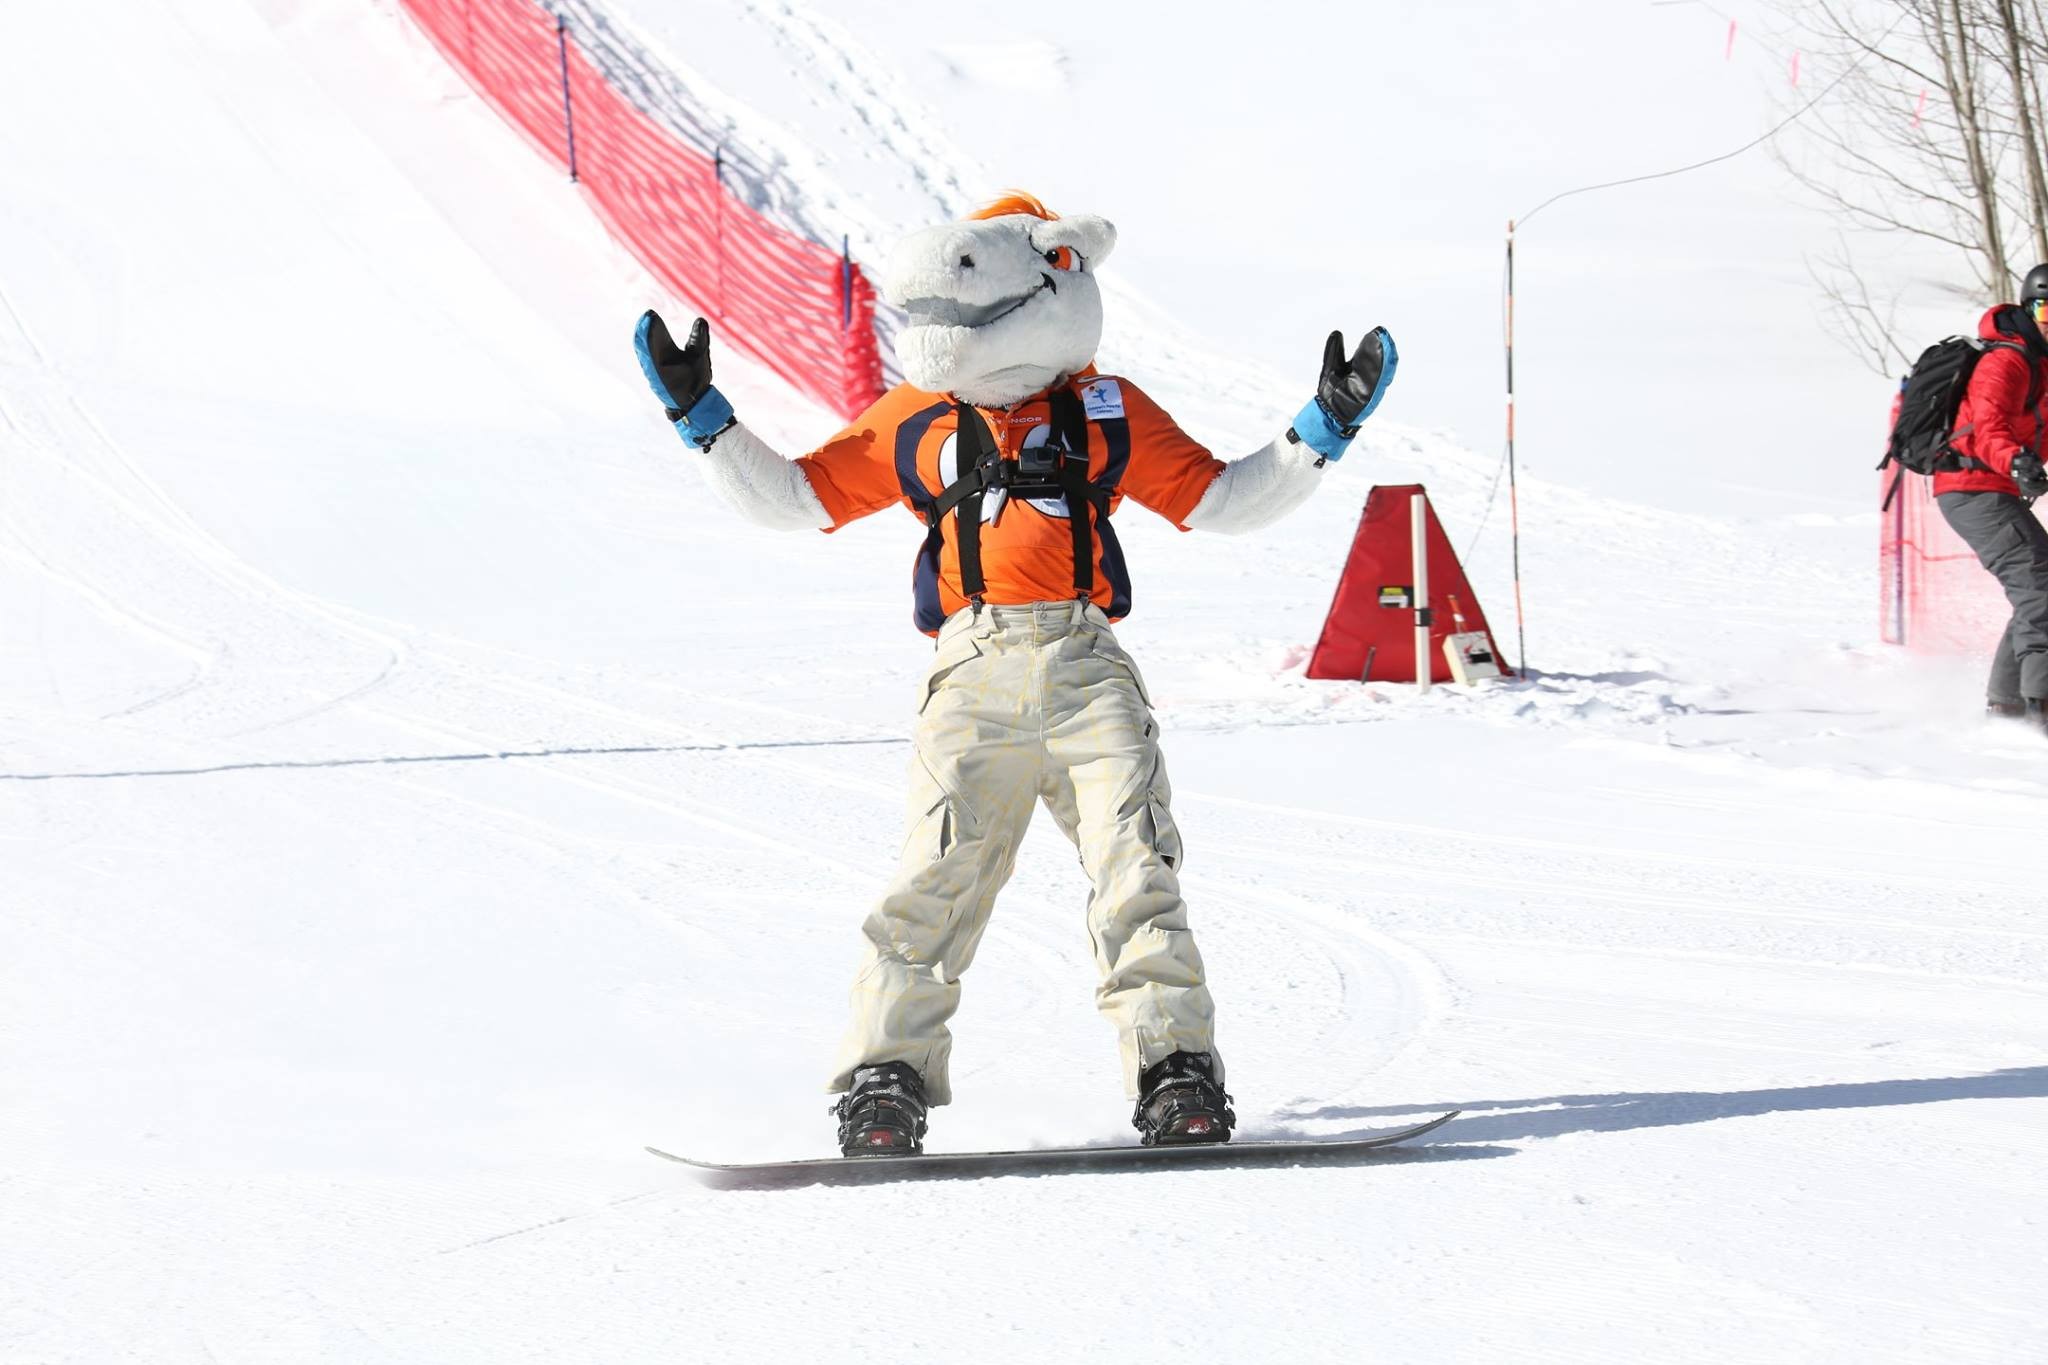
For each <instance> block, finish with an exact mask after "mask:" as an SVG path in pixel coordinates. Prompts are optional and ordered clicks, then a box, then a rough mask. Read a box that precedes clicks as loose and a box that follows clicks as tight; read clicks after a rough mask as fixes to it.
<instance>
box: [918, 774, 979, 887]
mask: <svg viewBox="0 0 2048 1365" xmlns="http://www.w3.org/2000/svg"><path fill="white" fill-rule="evenodd" d="M916 761H917V771H918V774H919V775H920V776H921V777H922V779H923V782H922V786H921V788H920V789H921V790H922V791H923V792H925V793H927V794H928V804H927V805H926V807H925V811H924V813H923V814H922V815H920V816H918V817H917V818H916V819H915V820H913V821H912V822H911V825H910V832H909V833H908V834H907V835H906V836H905V837H904V842H903V851H904V854H905V855H906V856H908V855H910V854H911V853H912V852H916V853H918V854H920V855H921V856H922V859H923V861H925V862H928V863H935V862H937V861H938V860H939V859H941V858H943V857H945V856H946V855H947V854H948V853H951V852H952V851H953V846H954V845H955V844H957V843H959V842H960V837H961V834H962V832H963V831H964V830H965V829H966V828H967V827H969V826H970V825H971V824H972V823H973V819H974V812H973V811H972V810H970V809H969V808H968V806H967V803H966V802H965V801H963V800H962V799H961V798H960V797H959V796H957V795H955V794H954V792H953V790H952V789H951V788H950V787H948V786H947V785H946V784H945V783H944V782H941V781H940V780H939V775H938V774H937V773H935V772H933V771H932V765H931V764H930V762H928V761H927V760H926V759H925V756H924V755H923V754H922V753H920V754H918V755H917V760H916ZM911 809H912V810H913V811H915V810H916V809H917V808H916V807H915V806H912V807H911Z"/></svg>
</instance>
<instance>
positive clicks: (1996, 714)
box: [1984, 697, 2027, 720]
mask: <svg viewBox="0 0 2048 1365" xmlns="http://www.w3.org/2000/svg"><path fill="white" fill-rule="evenodd" d="M1984 718H1985V719H1986V720H2025V719H2026V718H2027V704H2026V703H2025V702H2023V701H2000V700H1998V698H1996V697H1993V698H1992V699H1991V700H1990V701H1987V702H1985V703H1984Z"/></svg>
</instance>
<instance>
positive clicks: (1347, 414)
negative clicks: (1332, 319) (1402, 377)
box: [1316, 327, 1387, 434]
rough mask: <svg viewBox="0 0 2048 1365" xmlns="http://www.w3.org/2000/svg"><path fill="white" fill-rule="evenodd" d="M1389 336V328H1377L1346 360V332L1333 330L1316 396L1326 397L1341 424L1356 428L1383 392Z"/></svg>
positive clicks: (1324, 345) (1330, 410)
mask: <svg viewBox="0 0 2048 1365" xmlns="http://www.w3.org/2000/svg"><path fill="white" fill-rule="evenodd" d="M1386 336H1387V333H1386V329H1385V328H1383V327H1375V328H1373V329H1372V330H1371V331H1370V332H1367V333H1366V334H1365V339H1364V340H1363V341H1360V342H1359V343H1358V350H1357V351H1356V352H1354V353H1353V354H1352V357H1351V359H1350V360H1348V361H1347V360H1345V359H1344V334H1343V333H1342V332H1332V333H1330V339H1329V340H1328V341H1325V342H1324V343H1323V374H1322V378H1321V379H1319V380H1318V381H1317V382H1316V397H1317V398H1319V399H1321V400H1322V404H1323V407H1324V408H1325V409H1327V410H1328V411H1329V414H1330V416H1331V417H1333V418H1335V419H1336V421H1337V425H1339V426H1341V427H1345V428H1347V429H1356V428H1357V426H1358V424H1359V422H1360V421H1361V420H1362V419H1363V418H1364V417H1365V415H1366V413H1367V412H1369V411H1370V410H1371V409H1372V406H1373V400H1374V399H1375V398H1377V397H1378V396H1379V393H1380V374H1381V371H1382V370H1384V369H1385V367H1386V363H1387V355H1386V349H1385V345H1384V342H1385V339H1386ZM1347 434H1349V432H1348V430H1347Z"/></svg>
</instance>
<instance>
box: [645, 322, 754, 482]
mask: <svg viewBox="0 0 2048 1365" xmlns="http://www.w3.org/2000/svg"><path fill="white" fill-rule="evenodd" d="M633 349H634V351H635V352H636V353H637V354H638V355H639V357H640V372H641V373H642V374H644V375H646V376H647V386H648V387H649V388H651V389H653V390H654V396H655V397H656V398H659V399H660V400H661V402H662V406H663V407H664V408H666V409H667V410H668V420H669V421H671V422H674V423H675V424H676V430H677V431H679V432H681V433H682V436H683V439H684V440H686V441H688V442H689V443H690V444H691V445H694V446H696V447H697V448H698V449H700V450H702V449H706V448H708V447H709V446H710V445H711V443H712V442H713V441H715V440H717V439H718V434H719V433H720V432H722V431H724V430H725V429H726V428H727V427H729V426H731V425H732V424H733V415H732V404H731V403H728V402H727V401H726V400H725V395H724V394H722V393H720V392H719V391H718V390H717V389H715V388H713V387H712V386H711V324H709V323H707V322H706V321H704V319H702V318H698V319H697V321H696V322H695V323H693V324H691V327H690V340H689V342H688V344H686V345H685V346H684V347H683V348H682V349H681V350H677V349H676V343H675V338H673V337H671V336H670V335H669V334H668V324H666V323H664V322H663V321H662V320H661V314H659V313H657V312H655V311H654V310H653V309H651V308H650V309H648V310H647V311H646V312H645V313H642V314H641V315H640V325H639V327H637V328H636V329H635V330H634V333H633Z"/></svg>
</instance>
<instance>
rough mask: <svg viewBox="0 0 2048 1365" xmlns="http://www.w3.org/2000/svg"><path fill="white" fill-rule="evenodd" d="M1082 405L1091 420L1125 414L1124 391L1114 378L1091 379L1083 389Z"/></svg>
mask: <svg viewBox="0 0 2048 1365" xmlns="http://www.w3.org/2000/svg"><path fill="white" fill-rule="evenodd" d="M1081 407H1082V410H1083V411H1084V412H1085V413H1086V414H1087V416H1088V420H1089V421H1091V422H1100V421H1104V420H1106V419H1108V418H1111V417H1121V416H1123V415H1124V391H1123V389H1122V388H1121V387H1119V386H1118V384H1117V382H1116V381H1115V380H1114V379H1091V380H1089V381H1088V383H1087V385H1086V386H1085V387H1084V388H1082V390H1081Z"/></svg>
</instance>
